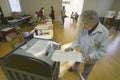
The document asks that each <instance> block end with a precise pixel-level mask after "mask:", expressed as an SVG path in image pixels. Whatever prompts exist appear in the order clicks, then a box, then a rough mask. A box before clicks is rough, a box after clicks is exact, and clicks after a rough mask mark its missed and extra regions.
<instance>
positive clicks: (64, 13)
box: [61, 6, 66, 24]
mask: <svg viewBox="0 0 120 80" xmlns="http://www.w3.org/2000/svg"><path fill="white" fill-rule="evenodd" d="M65 17H66V10H65V7H64V6H63V9H62V10H61V19H62V24H64V22H65Z"/></svg>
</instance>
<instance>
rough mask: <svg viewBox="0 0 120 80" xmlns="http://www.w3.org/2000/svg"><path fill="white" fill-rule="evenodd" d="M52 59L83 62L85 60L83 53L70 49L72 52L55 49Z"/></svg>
mask: <svg viewBox="0 0 120 80" xmlns="http://www.w3.org/2000/svg"><path fill="white" fill-rule="evenodd" d="M51 60H53V61H58V62H60V61H76V62H82V63H84V61H83V56H82V54H81V53H78V52H74V51H70V52H65V51H61V50H55V51H54V53H53V55H52V57H51Z"/></svg>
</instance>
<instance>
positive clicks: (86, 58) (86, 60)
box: [84, 55, 90, 63]
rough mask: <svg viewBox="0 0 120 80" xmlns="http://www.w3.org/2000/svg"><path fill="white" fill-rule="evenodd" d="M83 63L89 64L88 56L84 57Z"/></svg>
mask: <svg viewBox="0 0 120 80" xmlns="http://www.w3.org/2000/svg"><path fill="white" fill-rule="evenodd" d="M84 61H85V63H87V62H89V61H90V57H89V56H88V55H86V56H85V57H84Z"/></svg>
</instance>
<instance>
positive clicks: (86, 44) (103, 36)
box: [71, 23, 109, 63]
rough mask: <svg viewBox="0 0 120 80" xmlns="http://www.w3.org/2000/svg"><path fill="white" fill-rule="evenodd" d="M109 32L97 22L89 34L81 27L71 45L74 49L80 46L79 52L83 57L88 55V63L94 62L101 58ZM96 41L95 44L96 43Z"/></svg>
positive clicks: (104, 51) (105, 48)
mask: <svg viewBox="0 0 120 80" xmlns="http://www.w3.org/2000/svg"><path fill="white" fill-rule="evenodd" d="M108 37H109V32H108V30H107V28H106V27H105V26H104V25H102V24H101V23H99V24H98V25H97V27H96V29H95V30H94V31H92V33H91V34H90V35H89V33H88V30H86V29H85V28H84V27H83V28H82V29H81V31H80V33H79V35H78V37H77V39H76V41H74V42H73V44H72V45H71V47H72V48H73V49H74V48H76V47H77V46H80V52H81V53H82V55H83V57H84V56H86V55H89V57H90V61H89V63H95V62H96V61H97V60H98V59H100V58H102V57H103V56H104V54H105V53H106V50H107V44H108ZM96 43H97V45H96Z"/></svg>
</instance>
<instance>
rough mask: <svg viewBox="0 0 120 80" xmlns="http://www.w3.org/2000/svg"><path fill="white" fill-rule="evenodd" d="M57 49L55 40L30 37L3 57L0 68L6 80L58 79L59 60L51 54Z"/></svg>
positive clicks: (57, 45) (58, 47)
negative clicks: (52, 58) (56, 60)
mask: <svg viewBox="0 0 120 80" xmlns="http://www.w3.org/2000/svg"><path fill="white" fill-rule="evenodd" d="M59 49H60V45H59V44H58V43H57V42H54V41H50V40H40V39H31V40H30V41H28V42H27V43H25V44H23V45H21V46H19V47H18V48H16V49H15V50H14V51H12V52H11V53H9V54H8V55H6V56H5V57H4V59H3V64H2V69H3V71H4V72H5V75H6V76H7V78H8V80H58V76H59V62H55V61H52V60H51V56H52V54H53V52H54V50H59Z"/></svg>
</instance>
